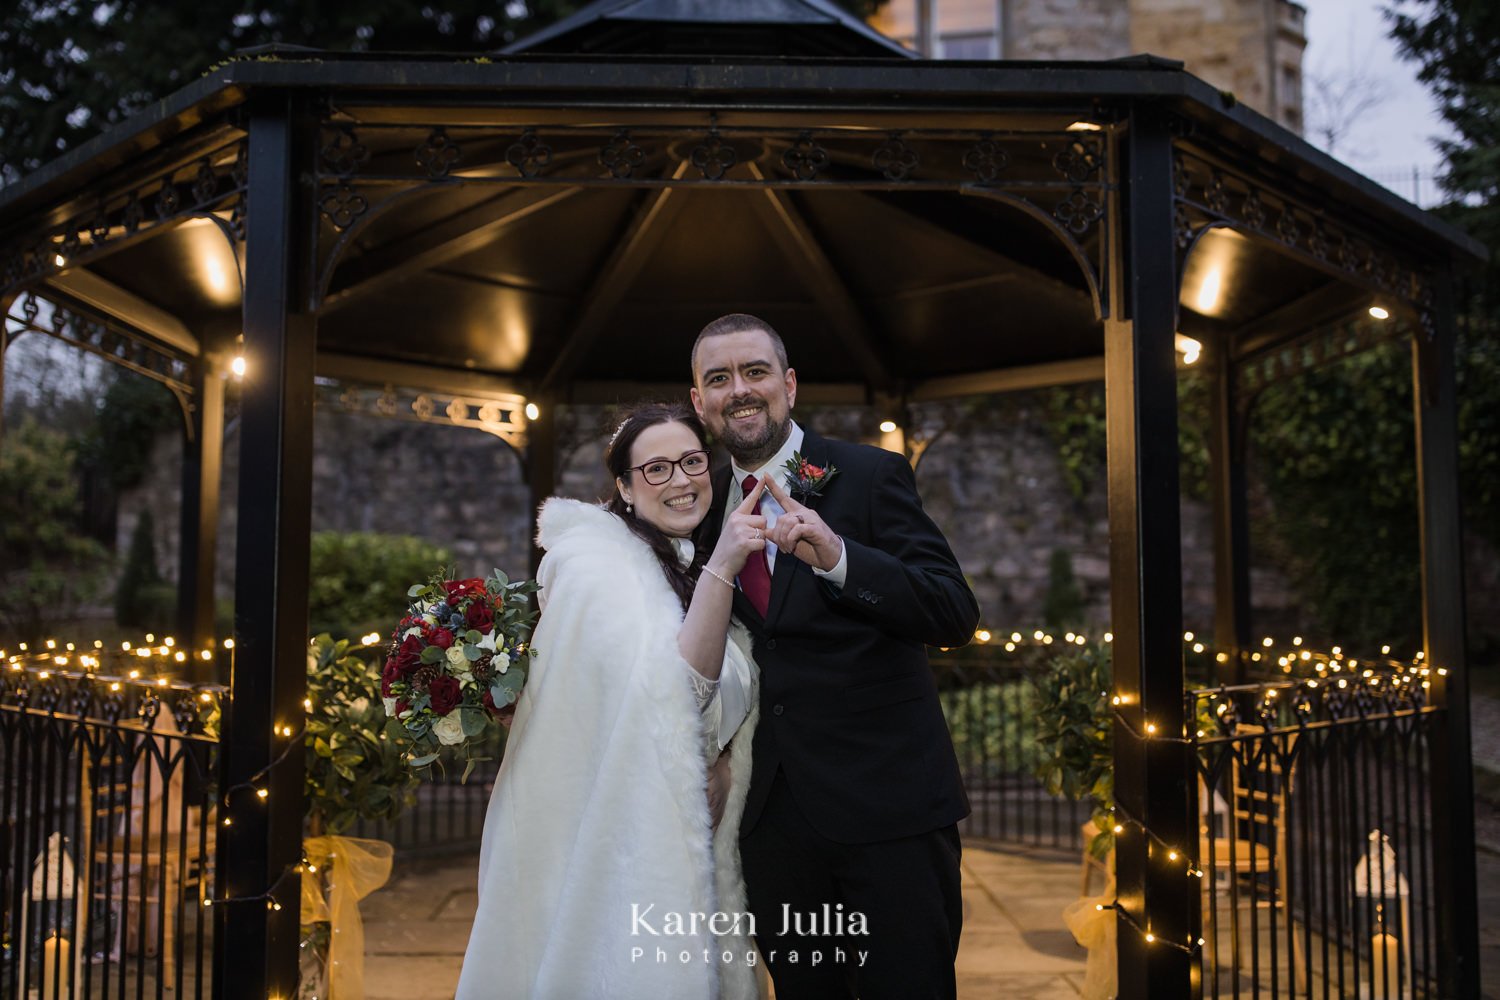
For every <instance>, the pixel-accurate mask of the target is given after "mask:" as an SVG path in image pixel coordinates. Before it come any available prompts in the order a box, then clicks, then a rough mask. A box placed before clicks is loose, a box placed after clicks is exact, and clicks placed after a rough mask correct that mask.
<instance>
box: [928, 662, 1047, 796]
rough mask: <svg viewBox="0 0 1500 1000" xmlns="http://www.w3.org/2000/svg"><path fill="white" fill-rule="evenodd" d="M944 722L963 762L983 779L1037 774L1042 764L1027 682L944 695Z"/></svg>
mask: <svg viewBox="0 0 1500 1000" xmlns="http://www.w3.org/2000/svg"><path fill="white" fill-rule="evenodd" d="M940 698H941V701H942V705H943V717H944V718H946V719H947V720H948V732H949V734H950V735H951V736H952V737H953V749H954V750H955V751H956V752H957V753H958V758H959V760H962V761H966V762H970V763H971V764H972V765H973V766H974V767H975V775H976V777H978V778H981V779H993V778H999V777H1000V776H1001V774H1002V772H1010V771H1022V772H1035V771H1036V770H1037V768H1038V767H1039V766H1040V764H1041V754H1042V749H1041V748H1040V747H1039V746H1038V745H1037V740H1036V724H1035V720H1034V719H1033V717H1032V714H1031V712H1030V711H1028V706H1029V705H1030V703H1031V698H1032V691H1031V684H1030V682H1029V681H1027V680H1024V679H1022V680H1012V681H1000V682H986V683H981V684H974V685H971V686H969V687H965V688H959V689H957V690H949V691H944V692H942V694H941V696H940Z"/></svg>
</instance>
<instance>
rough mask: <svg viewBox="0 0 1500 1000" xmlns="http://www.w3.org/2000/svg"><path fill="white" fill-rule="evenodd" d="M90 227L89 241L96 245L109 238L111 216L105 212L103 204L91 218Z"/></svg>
mask: <svg viewBox="0 0 1500 1000" xmlns="http://www.w3.org/2000/svg"><path fill="white" fill-rule="evenodd" d="M88 228H89V242H90V243H93V244H94V245H95V246H98V245H99V244H100V243H103V242H104V241H105V240H107V239H109V216H108V215H107V214H106V213H105V211H104V206H103V205H100V206H99V208H98V210H97V211H96V212H95V213H94V217H93V218H91V219H90V220H89V224H88Z"/></svg>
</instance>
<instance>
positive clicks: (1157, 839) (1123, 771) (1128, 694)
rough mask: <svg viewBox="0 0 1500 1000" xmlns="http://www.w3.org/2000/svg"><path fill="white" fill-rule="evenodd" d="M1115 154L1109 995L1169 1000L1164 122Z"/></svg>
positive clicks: (1176, 870) (1110, 344) (1175, 837)
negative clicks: (1114, 910)
mask: <svg viewBox="0 0 1500 1000" xmlns="http://www.w3.org/2000/svg"><path fill="white" fill-rule="evenodd" d="M1117 149H1118V152H1119V154H1120V156H1119V160H1118V162H1119V163H1120V164H1121V165H1120V167H1118V168H1117V176H1118V178H1119V181H1120V185H1119V193H1118V195H1117V197H1116V198H1115V199H1114V200H1113V206H1114V211H1113V221H1114V222H1115V223H1116V224H1115V225H1113V226H1111V231H1112V233H1113V234H1114V243H1113V245H1112V246H1111V250H1110V274H1111V282H1112V284H1111V288H1112V291H1111V299H1110V302H1111V317H1110V319H1108V320H1107V321H1106V324H1105V348H1104V363H1105V382H1104V384H1105V395H1106V406H1107V410H1108V426H1109V432H1108V434H1109V534H1110V613H1111V626H1112V629H1113V631H1114V644H1113V661H1114V693H1115V695H1116V696H1117V702H1116V704H1117V705H1118V708H1117V710H1116V712H1117V714H1116V717H1115V722H1114V758H1115V800H1116V803H1117V805H1118V810H1117V813H1116V821H1117V823H1118V824H1119V825H1120V826H1121V827H1123V829H1122V830H1121V831H1120V832H1119V833H1118V835H1117V836H1116V839H1115V866H1116V872H1117V898H1118V906H1119V908H1120V911H1121V912H1120V913H1119V915H1118V921H1119V924H1118V929H1119V934H1118V941H1119V959H1118V961H1119V965H1118V969H1119V996H1120V997H1121V1000H1146V998H1150V1000H1176V998H1186V997H1191V996H1193V995H1195V993H1196V992H1197V991H1198V988H1199V984H1198V979H1199V975H1198V962H1197V959H1196V957H1195V956H1194V955H1191V954H1189V953H1188V950H1189V949H1190V948H1191V947H1192V944H1190V943H1191V942H1196V941H1197V939H1198V921H1199V917H1198V909H1197V907H1198V897H1197V893H1198V885H1199V883H1198V881H1197V880H1196V879H1192V878H1189V877H1188V876H1187V873H1186V869H1187V863H1186V859H1188V858H1193V857H1195V856H1196V855H1197V851H1198V845H1197V830H1196V825H1195V824H1194V823H1193V822H1192V806H1191V800H1192V792H1193V786H1192V784H1191V782H1190V781H1189V775H1190V774H1191V773H1192V772H1191V768H1190V765H1189V760H1188V756H1187V754H1188V747H1187V745H1186V743H1185V741H1184V740H1183V736H1184V728H1183V716H1184V710H1183V657H1182V559H1181V535H1180V526H1179V521H1180V512H1179V488H1178V478H1179V477H1178V453H1177V452H1178V448H1177V361H1176V358H1177V352H1176V338H1175V334H1176V322H1177V275H1176V270H1177V268H1176V253H1175V248H1176V240H1175V235H1174V227H1173V186H1172V136H1171V133H1170V131H1169V129H1168V123H1167V121H1166V119H1165V117H1164V115H1163V114H1162V113H1161V112H1159V111H1155V110H1153V109H1150V108H1140V107H1137V108H1135V109H1133V110H1132V113H1131V116H1130V119H1129V121H1128V123H1127V125H1126V127H1125V130H1124V133H1123V135H1122V136H1121V137H1120V139H1119V140H1118V145H1117ZM1172 850H1175V851H1176V852H1177V859H1176V860H1175V861H1174V860H1169V859H1168V856H1167V855H1168V852H1169V851H1172ZM1148 934H1149V935H1150V936H1152V937H1153V938H1154V939H1155V941H1154V942H1152V941H1148V940H1147V935H1148ZM1174 945H1175V947H1174Z"/></svg>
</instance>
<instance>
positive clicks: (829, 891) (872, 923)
mask: <svg viewBox="0 0 1500 1000" xmlns="http://www.w3.org/2000/svg"><path fill="white" fill-rule="evenodd" d="M959 850H960V849H959V840H958V828H957V827H956V826H950V827H946V828H944V829H941V830H933V831H932V832H930V833H923V834H918V835H917V836H914V837H903V838H901V839H899V840H886V841H878V842H876V843H872V844H840V843H836V842H834V841H832V840H829V839H827V838H826V837H824V836H822V835H821V834H819V833H818V832H817V831H816V830H814V829H813V828H812V826H811V825H809V824H808V822H807V820H806V818H805V817H804V816H803V814H802V810H801V809H800V808H798V806H797V801H796V799H795V798H794V797H793V795H792V792H791V789H790V788H789V787H788V786H787V782H786V778H785V777H784V776H783V775H782V774H781V772H779V771H778V772H777V774H776V777H775V780H774V782H773V783H772V786H771V792H770V797H769V798H768V799H767V800H766V805H765V809H764V811H762V813H761V815H760V820H759V821H758V822H757V823H756V825H755V828H754V829H753V830H752V831H750V834H749V835H748V836H746V837H745V838H744V839H743V840H741V842H740V853H741V857H742V859H743V861H744V866H745V885H746V889H747V892H748V895H749V900H748V902H749V906H750V912H751V913H752V914H753V915H754V917H755V930H756V938H755V943H756V945H757V946H758V947H759V948H760V953H761V955H762V956H763V957H764V959H765V961H766V966H767V968H768V969H769V970H770V972H771V978H772V980H773V981H774V982H775V983H776V1000H852V998H854V997H859V998H862V1000H928V998H943V1000H954V997H955V996H956V993H957V987H956V985H955V982H954V975H953V960H954V957H955V956H956V955H957V954H958V937H959V932H960V931H961V930H962V928H963V895H962V891H961V889H960V884H959V882H960V876H959V866H958V862H959ZM840 904H842V906H840ZM825 906H826V909H825ZM788 910H789V911H790V913H791V914H792V918H791V921H788V919H787V917H786V916H785V913H786V912H787V911H788ZM809 914H811V915H813V916H815V918H816V926H811V923H810V921H809V916H808V915H809ZM825 914H828V915H829V916H831V917H832V919H830V920H825V919H824V917H825ZM854 914H862V915H863V916H864V924H865V926H864V928H863V929H864V931H865V933H862V934H861V933H849V932H850V931H852V930H858V929H859V928H857V927H855V926H854V920H853V915H854ZM798 915H800V917H801V927H800V928H799V927H798V926H796V925H795V921H796V919H797V917H798ZM840 916H842V918H843V925H844V926H843V931H844V933H842V934H841V933H838V932H839V929H840V928H839V927H838V926H837V921H838V919H839V917H840ZM789 922H790V923H792V926H790V927H789V928H787V930H786V932H785V933H783V927H784V925H786V924H788V923H789ZM809 932H810V933H809Z"/></svg>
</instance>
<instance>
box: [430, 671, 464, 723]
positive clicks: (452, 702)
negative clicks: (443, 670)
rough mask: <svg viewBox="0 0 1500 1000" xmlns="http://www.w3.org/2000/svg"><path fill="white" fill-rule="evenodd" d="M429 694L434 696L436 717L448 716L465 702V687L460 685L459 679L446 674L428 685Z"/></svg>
mask: <svg viewBox="0 0 1500 1000" xmlns="http://www.w3.org/2000/svg"><path fill="white" fill-rule="evenodd" d="M427 693H428V694H429V695H431V696H432V712H433V714H434V715H447V714H448V713H449V712H451V711H453V709H454V707H455V706H456V705H457V704H458V703H459V702H460V701H462V700H463V687H462V686H461V685H460V684H459V683H458V678H457V677H449V676H447V675H446V674H444V675H443V676H442V677H434V678H433V679H432V683H431V684H429V685H427Z"/></svg>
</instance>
